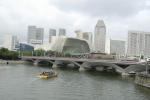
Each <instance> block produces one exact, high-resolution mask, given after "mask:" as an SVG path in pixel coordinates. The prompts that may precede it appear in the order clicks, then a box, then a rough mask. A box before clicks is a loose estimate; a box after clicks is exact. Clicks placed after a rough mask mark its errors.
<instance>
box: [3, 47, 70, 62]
mask: <svg viewBox="0 0 150 100" xmlns="http://www.w3.org/2000/svg"><path fill="white" fill-rule="evenodd" d="M21 56H49V57H54V56H55V57H70V56H71V54H70V53H61V52H56V51H51V50H48V51H46V50H43V49H37V50H34V51H10V50H8V49H7V48H0V59H3V60H18V59H20V57H21Z"/></svg>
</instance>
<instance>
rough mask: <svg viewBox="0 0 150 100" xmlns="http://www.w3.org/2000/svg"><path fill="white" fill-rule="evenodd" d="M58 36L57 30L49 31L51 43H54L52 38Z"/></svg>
mask: <svg viewBox="0 0 150 100" xmlns="http://www.w3.org/2000/svg"><path fill="white" fill-rule="evenodd" d="M53 36H56V30H55V29H50V30H49V43H51V42H52V37H53Z"/></svg>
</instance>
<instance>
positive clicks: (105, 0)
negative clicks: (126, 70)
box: [0, 0, 150, 41]
mask: <svg viewBox="0 0 150 100" xmlns="http://www.w3.org/2000/svg"><path fill="white" fill-rule="evenodd" d="M98 19H103V20H104V22H105V24H106V28H107V37H110V38H112V39H121V40H126V37H127V32H128V30H140V31H150V1H149V0H0V39H1V41H2V38H3V35H5V34H15V35H19V36H20V39H21V40H22V41H25V40H26V37H27V36H26V35H27V26H28V25H36V26H38V27H43V28H45V37H47V35H48V29H49V28H56V29H58V28H66V29H67V35H68V36H75V33H74V30H76V29H81V30H82V31H89V32H94V27H95V24H96V22H97V20H98Z"/></svg>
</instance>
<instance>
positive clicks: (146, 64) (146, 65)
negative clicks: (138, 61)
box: [145, 58, 148, 74]
mask: <svg viewBox="0 0 150 100" xmlns="http://www.w3.org/2000/svg"><path fill="white" fill-rule="evenodd" d="M145 67H146V74H148V61H147V58H146V63H145Z"/></svg>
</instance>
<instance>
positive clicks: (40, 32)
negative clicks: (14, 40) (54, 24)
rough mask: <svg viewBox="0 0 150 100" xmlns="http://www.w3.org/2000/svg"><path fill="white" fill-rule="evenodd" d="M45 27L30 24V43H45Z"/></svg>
mask: <svg viewBox="0 0 150 100" xmlns="http://www.w3.org/2000/svg"><path fill="white" fill-rule="evenodd" d="M43 36H44V29H43V28H36V26H28V43H29V44H33V45H35V44H43Z"/></svg>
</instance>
